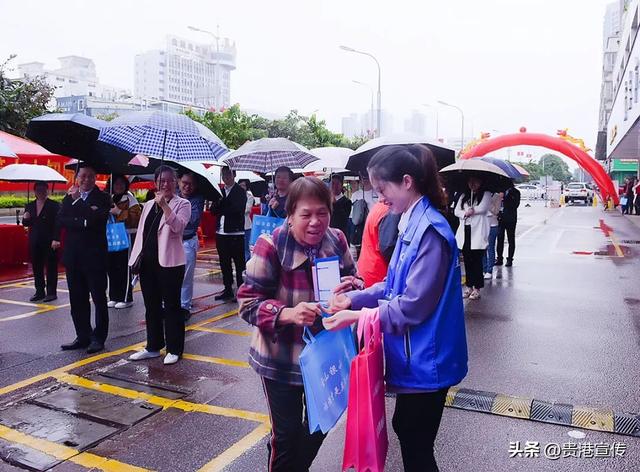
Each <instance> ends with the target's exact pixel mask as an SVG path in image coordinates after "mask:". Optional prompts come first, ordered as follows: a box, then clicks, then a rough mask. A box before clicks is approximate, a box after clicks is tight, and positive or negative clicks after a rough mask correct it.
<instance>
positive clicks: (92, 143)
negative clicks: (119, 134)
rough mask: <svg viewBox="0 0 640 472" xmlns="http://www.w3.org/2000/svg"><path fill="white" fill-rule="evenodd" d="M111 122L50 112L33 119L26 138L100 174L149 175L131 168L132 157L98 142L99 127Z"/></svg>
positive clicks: (114, 147)
mask: <svg viewBox="0 0 640 472" xmlns="http://www.w3.org/2000/svg"><path fill="white" fill-rule="evenodd" d="M107 123H108V122H107V121H104V120H99V119H97V118H93V117H92V116H88V115H85V114H83V113H49V114H47V115H42V116H39V117H37V118H34V119H32V120H31V121H30V122H29V125H28V126H27V137H28V138H29V139H32V140H33V141H35V142H37V143H38V144H40V145H42V146H44V147H45V148H47V149H48V150H50V151H52V152H55V153H58V154H62V155H64V156H68V157H71V158H73V159H76V161H75V164H76V166H75V167H73V168H72V169H75V168H77V163H78V161H82V162H85V163H87V164H88V165H90V166H91V167H93V168H94V169H95V170H96V171H97V172H98V173H100V174H110V173H116V174H130V173H140V172H149V170H148V169H144V168H143V167H130V166H129V161H130V160H131V158H132V157H133V154H131V153H130V152H127V151H125V150H124V149H120V148H118V147H116V146H112V145H110V144H107V143H104V142H102V141H98V136H99V134H100V128H102V127H103V126H104V125H106V124H107Z"/></svg>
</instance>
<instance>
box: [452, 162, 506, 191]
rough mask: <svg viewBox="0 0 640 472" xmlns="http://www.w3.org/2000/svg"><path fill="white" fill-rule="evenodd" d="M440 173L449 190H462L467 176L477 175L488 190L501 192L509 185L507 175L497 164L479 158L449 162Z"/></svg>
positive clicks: (483, 186) (464, 188) (465, 186)
mask: <svg viewBox="0 0 640 472" xmlns="http://www.w3.org/2000/svg"><path fill="white" fill-rule="evenodd" d="M440 173H441V174H442V175H443V177H444V178H445V180H446V183H447V188H448V189H449V190H455V191H462V192H464V191H465V190H466V189H467V188H468V187H467V180H468V179H469V177H478V178H480V179H481V180H482V188H483V189H484V190H488V191H489V192H503V191H505V190H506V189H508V188H509V187H511V185H513V184H512V182H511V179H510V178H509V176H508V175H507V174H506V173H505V171H503V170H502V169H500V168H499V167H498V166H496V165H493V164H490V163H489V162H485V161H482V160H480V159H461V160H459V161H458V162H456V163H455V164H451V165H449V166H447V167H445V168H444V169H440Z"/></svg>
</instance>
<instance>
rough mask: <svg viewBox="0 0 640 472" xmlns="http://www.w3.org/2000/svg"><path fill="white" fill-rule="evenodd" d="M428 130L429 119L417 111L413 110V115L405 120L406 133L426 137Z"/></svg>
mask: <svg viewBox="0 0 640 472" xmlns="http://www.w3.org/2000/svg"><path fill="white" fill-rule="evenodd" d="M426 130H427V117H426V116H425V115H424V114H423V113H420V112H419V111H417V110H412V111H411V115H410V116H409V117H408V118H407V119H406V120H404V131H405V133H410V134H416V135H420V136H424V135H425V134H426Z"/></svg>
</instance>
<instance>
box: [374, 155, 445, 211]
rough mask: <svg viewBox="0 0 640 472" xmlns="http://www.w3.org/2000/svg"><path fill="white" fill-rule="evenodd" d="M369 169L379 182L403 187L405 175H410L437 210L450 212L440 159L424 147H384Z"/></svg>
mask: <svg viewBox="0 0 640 472" xmlns="http://www.w3.org/2000/svg"><path fill="white" fill-rule="evenodd" d="M367 169H368V171H369V172H370V173H371V174H372V175H373V176H374V177H375V178H376V179H380V180H384V181H386V182H393V183H395V184H399V183H401V182H402V179H403V177H404V176H405V175H410V176H411V177H412V178H413V180H414V182H415V183H416V189H417V190H418V192H419V193H421V194H422V195H425V196H427V197H428V198H429V200H430V201H431V204H432V205H433V206H435V207H436V208H438V209H439V210H443V209H444V208H446V205H447V204H446V201H447V200H446V197H445V195H444V191H443V189H442V188H443V185H442V181H441V179H440V174H439V172H438V165H437V163H436V159H435V158H434V157H433V154H432V153H431V151H430V150H429V148H428V147H426V146H424V145H422V144H410V145H396V146H387V147H384V148H382V149H381V150H380V151H378V152H377V153H375V154H374V156H373V157H372V158H371V161H369V165H368V166H367Z"/></svg>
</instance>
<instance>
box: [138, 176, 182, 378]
mask: <svg viewBox="0 0 640 472" xmlns="http://www.w3.org/2000/svg"><path fill="white" fill-rule="evenodd" d="M155 181H156V188H157V189H158V190H157V192H156V196H155V198H154V199H153V200H151V201H148V202H147V203H145V204H144V208H143V209H142V216H141V217H140V223H139V224H138V237H137V238H136V240H135V243H134V245H133V250H132V251H131V258H130V259H129V265H130V266H132V268H133V270H134V272H136V270H139V274H140V286H141V288H142V297H143V298H144V307H145V319H146V322H147V347H146V348H145V349H143V350H142V351H139V352H136V353H135V354H132V355H131V356H129V359H130V360H132V361H140V360H143V359H150V358H153V357H159V356H160V349H162V348H163V347H165V346H166V347H167V355H166V356H165V358H164V364H165V365H169V364H175V363H176V362H178V359H180V356H182V351H183V350H184V316H183V314H182V311H181V309H180V290H181V288H182V280H183V278H184V267H185V255H184V248H183V246H182V233H183V230H184V227H185V226H186V225H187V223H188V222H189V219H190V218H191V204H190V203H189V201H188V200H185V199H184V198H180V197H178V196H177V195H176V188H177V182H178V178H177V176H176V171H175V170H174V169H173V168H171V167H169V166H164V165H163V166H160V167H158V169H157V170H156V172H155ZM138 266H139V269H137V267H138ZM163 307H164V308H163ZM165 340H166V342H165Z"/></svg>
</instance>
